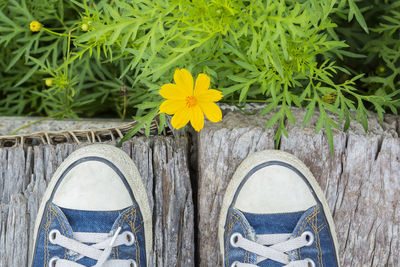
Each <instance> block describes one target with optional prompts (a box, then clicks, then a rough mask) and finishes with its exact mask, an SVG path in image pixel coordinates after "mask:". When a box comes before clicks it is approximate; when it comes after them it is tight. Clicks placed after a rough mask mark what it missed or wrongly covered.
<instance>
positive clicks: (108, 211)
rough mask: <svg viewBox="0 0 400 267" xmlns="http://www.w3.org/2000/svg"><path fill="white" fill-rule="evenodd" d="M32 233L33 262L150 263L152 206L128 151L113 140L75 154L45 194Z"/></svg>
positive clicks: (53, 266)
mask: <svg viewBox="0 0 400 267" xmlns="http://www.w3.org/2000/svg"><path fill="white" fill-rule="evenodd" d="M34 237H35V240H34V249H33V255H31V264H30V266H32V267H82V266H96V267H111V266H112V267H136V266H142V267H143V266H147V260H148V258H149V252H150V249H151V247H152V221H151V214H150V206H149V201H148V198H147V194H146V190H145V187H144V185H143V183H142V180H141V177H140V175H139V172H138V170H137V168H136V166H135V164H134V163H133V161H132V160H131V159H130V158H129V156H128V155H127V154H125V153H124V152H123V151H122V150H120V149H118V148H116V147H112V146H109V145H91V146H87V147H84V148H81V149H79V150H77V151H75V152H74V153H72V154H71V155H70V156H69V157H68V158H67V159H66V160H65V161H64V162H63V163H62V164H61V166H60V167H59V168H58V169H57V170H56V172H55V174H54V176H53V178H52V179H51V181H50V183H49V185H48V188H47V190H46V192H45V194H44V196H43V200H42V204H41V206H40V208H39V212H38V216H37V219H36V224H35V229H34Z"/></svg>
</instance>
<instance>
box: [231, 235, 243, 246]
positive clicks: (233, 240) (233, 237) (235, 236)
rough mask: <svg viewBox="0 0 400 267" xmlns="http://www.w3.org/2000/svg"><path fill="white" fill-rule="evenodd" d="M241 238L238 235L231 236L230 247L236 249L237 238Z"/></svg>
mask: <svg viewBox="0 0 400 267" xmlns="http://www.w3.org/2000/svg"><path fill="white" fill-rule="evenodd" d="M242 237H243V236H242V235H241V234H240V233H234V234H233V235H231V239H230V242H231V245H232V247H234V248H237V242H238V241H239V238H242Z"/></svg>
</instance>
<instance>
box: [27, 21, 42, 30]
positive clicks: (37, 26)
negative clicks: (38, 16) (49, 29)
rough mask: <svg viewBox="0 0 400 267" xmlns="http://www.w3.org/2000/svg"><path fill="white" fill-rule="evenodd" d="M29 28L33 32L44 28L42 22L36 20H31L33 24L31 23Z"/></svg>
mask: <svg viewBox="0 0 400 267" xmlns="http://www.w3.org/2000/svg"><path fill="white" fill-rule="evenodd" d="M29 28H30V29H31V31H33V32H38V31H40V29H41V28H42V24H40V22H39V21H36V20H34V21H32V22H31V24H29Z"/></svg>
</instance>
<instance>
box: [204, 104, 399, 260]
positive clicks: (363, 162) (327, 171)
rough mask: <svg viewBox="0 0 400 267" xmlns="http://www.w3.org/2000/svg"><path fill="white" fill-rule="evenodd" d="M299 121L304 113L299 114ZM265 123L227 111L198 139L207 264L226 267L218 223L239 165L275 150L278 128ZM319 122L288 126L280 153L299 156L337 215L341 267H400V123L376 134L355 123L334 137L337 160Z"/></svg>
mask: <svg viewBox="0 0 400 267" xmlns="http://www.w3.org/2000/svg"><path fill="white" fill-rule="evenodd" d="M294 113H295V114H296V121H302V118H303V117H304V113H303V111H301V110H296V112H294ZM266 119H267V118H266V117H264V118H259V117H255V116H253V117H252V118H251V120H249V117H248V116H246V115H243V114H241V113H228V114H227V115H225V117H224V119H223V122H222V123H219V124H210V123H208V124H206V127H205V129H203V130H202V131H201V132H200V134H199V135H198V149H199V150H198V162H199V163H198V169H199V178H198V199H197V201H198V209H199V210H198V214H197V216H198V218H197V219H198V225H197V227H198V231H197V232H198V235H199V237H198V242H199V245H198V248H199V252H198V253H199V259H200V266H221V265H222V259H221V257H220V254H219V251H220V250H219V245H218V239H217V223H218V216H219V212H220V207H221V201H222V198H223V194H224V192H225V188H226V186H227V184H228V182H229V180H230V179H231V177H232V175H233V173H234V171H235V169H236V167H237V166H238V165H239V164H240V162H241V161H242V160H243V159H244V158H245V157H246V156H247V155H248V154H250V153H252V152H254V151H259V150H264V149H272V148H273V147H274V144H273V136H274V133H275V129H268V130H265V124H266ZM315 123H316V118H313V121H312V122H311V123H310V125H309V126H307V127H306V128H303V127H300V126H293V125H288V133H289V139H286V138H284V139H283V140H282V143H281V145H280V149H281V150H284V151H287V152H291V153H293V154H295V155H296V156H298V157H299V158H300V159H301V160H302V161H304V162H305V163H306V165H307V166H308V167H309V168H310V169H311V171H312V172H313V173H314V175H315V176H316V178H317V180H318V182H319V184H320V186H321V187H322V189H323V191H324V192H325V194H326V197H327V200H328V203H329V206H330V209H331V211H332V212H333V216H334V220H335V224H336V230H337V234H338V239H339V246H340V255H341V259H340V261H341V266H354V267H356V266H357V267H358V266H395V267H397V266H400V256H399V254H400V253H399V251H400V159H399V158H400V139H399V138H398V125H399V124H398V121H397V120H396V118H393V117H387V119H386V121H385V123H384V125H383V126H380V125H379V124H378V123H377V119H376V118H375V117H372V118H371V119H370V131H369V132H368V133H364V132H363V130H362V128H361V126H359V125H353V126H352V128H351V129H350V130H349V132H347V133H343V132H340V131H335V132H334V142H335V152H334V155H333V156H331V155H330V153H329V148H328V144H327V140H326V138H325V136H324V135H323V134H322V133H319V134H315V130H314V129H315V128H314V126H315Z"/></svg>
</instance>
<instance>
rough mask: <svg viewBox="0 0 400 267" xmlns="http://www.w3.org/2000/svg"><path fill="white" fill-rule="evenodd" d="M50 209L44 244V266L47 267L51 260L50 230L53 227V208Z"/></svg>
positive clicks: (47, 216) (47, 214) (47, 215)
mask: <svg viewBox="0 0 400 267" xmlns="http://www.w3.org/2000/svg"><path fill="white" fill-rule="evenodd" d="M48 207H49V209H48V210H47V213H46V220H47V221H46V226H45V228H44V241H45V242H44V243H45V246H44V247H45V249H44V263H43V266H44V267H46V265H48V260H49V258H50V252H49V228H50V225H51V221H52V210H51V206H50V205H49V206H48Z"/></svg>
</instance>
